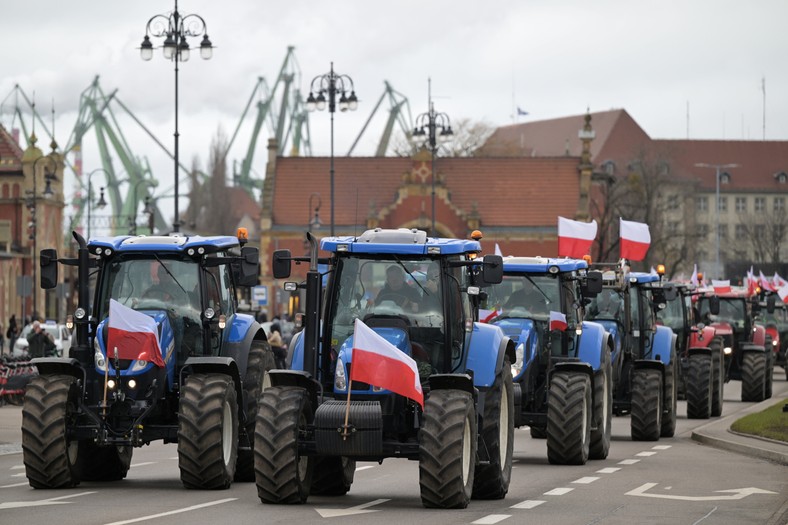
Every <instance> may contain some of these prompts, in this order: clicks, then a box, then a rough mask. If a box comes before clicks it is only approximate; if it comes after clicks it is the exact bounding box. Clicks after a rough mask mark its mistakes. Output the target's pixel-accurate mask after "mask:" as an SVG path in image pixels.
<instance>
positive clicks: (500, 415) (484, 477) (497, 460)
mask: <svg viewBox="0 0 788 525" xmlns="http://www.w3.org/2000/svg"><path fill="white" fill-rule="evenodd" d="M513 390H514V388H513V386H512V367H511V365H510V364H509V359H508V358H504V360H503V365H502V366H501V370H500V371H499V372H498V374H497V375H496V376H495V382H494V383H493V385H492V388H490V390H489V391H488V392H487V394H486V395H485V397H484V428H483V429H482V432H481V434H482V439H483V441H484V444H485V446H486V447H487V453H488V454H489V456H490V458H489V459H490V462H489V464H487V465H480V466H478V467H477V468H476V473H475V475H474V480H473V496H472V497H473V498H474V499H501V498H503V497H504V496H506V493H507V492H508V491H509V481H510V480H511V477H512V454H513V453H514V394H513Z"/></svg>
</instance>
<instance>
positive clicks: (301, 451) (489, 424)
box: [255, 228, 514, 508]
mask: <svg viewBox="0 0 788 525" xmlns="http://www.w3.org/2000/svg"><path fill="white" fill-rule="evenodd" d="M307 238H308V240H309V243H310V245H311V250H310V252H311V254H310V256H309V257H291V255H290V252H289V250H278V251H276V252H274V255H273V273H274V276H275V277H276V278H278V279H286V278H288V277H289V275H290V268H291V263H292V262H293V261H295V262H296V263H301V262H306V263H308V264H309V265H310V270H309V272H308V273H307V277H306V281H305V282H304V283H303V284H298V283H295V282H290V283H285V289H286V290H294V291H295V290H297V289H298V288H305V293H306V300H305V305H306V308H305V314H304V315H305V317H304V330H302V331H301V332H299V333H298V334H297V335H296V336H295V337H294V338H293V340H292V341H291V343H290V347H289V355H288V364H289V366H290V369H289V370H274V371H272V372H271V373H270V381H271V387H270V388H268V389H267V390H266V391H265V392H264V393H263V396H262V398H261V400H260V408H259V411H258V413H257V428H256V432H255V474H256V482H257V493H258V496H259V497H260V500H261V501H262V502H263V503H303V502H305V501H306V500H307V498H308V497H309V495H310V494H322V495H341V494H345V493H347V491H348V490H349V489H350V486H351V483H352V481H353V472H354V470H355V462H356V461H357V460H364V461H383V459H384V458H405V459H410V460H414V461H418V462H419V484H420V488H421V500H422V503H423V505H424V506H425V507H436V508H465V507H466V506H467V505H468V503H469V500H470V499H471V498H472V497H473V498H479V499H499V498H503V497H504V496H505V495H506V493H507V491H508V487H509V480H510V477H511V469H512V451H513V432H514V409H513V401H514V399H513V395H512V376H511V366H510V362H512V361H513V360H514V343H513V342H512V341H511V340H510V339H509V338H508V337H506V336H505V335H504V334H503V332H502V331H501V330H500V329H499V328H497V327H495V326H492V325H488V324H482V323H478V322H476V321H477V319H475V317H474V316H475V313H476V312H477V309H476V307H475V305H474V301H475V300H476V298H477V297H478V294H479V291H480V286H481V285H483V284H489V283H492V282H500V280H501V278H502V270H503V268H502V264H501V258H500V257H498V258H497V259H496V258H495V257H492V258H488V259H486V260H485V261H484V262H483V263H482V262H480V261H479V260H478V259H476V255H477V253H478V252H479V251H480V250H481V245H480V243H479V242H478V240H461V239H446V238H432V237H427V235H426V233H425V232H424V231H421V230H415V229H413V230H408V229H396V230H394V229H380V228H377V229H374V230H368V231H366V232H364V233H363V234H362V235H360V236H358V237H328V238H324V239H322V241H321V248H322V249H323V250H324V251H326V252H328V253H330V257H328V258H320V259H318V257H317V243H316V240H315V239H314V238H313V237H312V236H311V234H308V235H307ZM318 265H320V267H323V266H322V265H325V266H324V268H325V273H324V274H322V275H321V273H320V271H319V270H318V268H319V266H318ZM324 275H325V276H326V277H327V279H326V280H325V281H324V279H323V276H324ZM324 283H325V284H324ZM356 319H359V320H360V321H362V322H363V323H364V325H366V327H368V328H369V329H371V330H372V331H374V333H375V334H377V335H378V336H380V337H382V338H383V339H385V341H388V343H390V345H392V346H391V348H394V349H395V350H394V351H395V352H401V353H402V354H404V355H406V356H408V357H409V358H410V359H412V360H413V363H412V367H413V369H416V370H417V371H418V378H417V379H415V375H414V381H418V382H419V383H420V384H421V388H422V390H423V393H424V405H423V408H422V407H421V406H420V404H419V403H418V402H416V401H414V400H413V399H409V398H408V397H405V396H403V395H400V394H396V393H394V392H392V391H390V390H387V389H386V388H384V387H381V386H379V385H376V383H375V381H370V382H360V381H352V380H351V378H352V370H353V365H354V351H353V349H354V341H355V340H356V338H357V333H356V330H355V321H356ZM365 330H366V329H365ZM358 337H360V336H358ZM396 355H399V354H396ZM376 378H377V376H376ZM392 388H393V387H392Z"/></svg>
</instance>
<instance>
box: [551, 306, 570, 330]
mask: <svg viewBox="0 0 788 525" xmlns="http://www.w3.org/2000/svg"><path fill="white" fill-rule="evenodd" d="M566 328H567V324H566V316H565V315H564V314H562V313H561V312H554V311H552V310H551V311H550V330H560V331H562V332H563V331H564V330H566Z"/></svg>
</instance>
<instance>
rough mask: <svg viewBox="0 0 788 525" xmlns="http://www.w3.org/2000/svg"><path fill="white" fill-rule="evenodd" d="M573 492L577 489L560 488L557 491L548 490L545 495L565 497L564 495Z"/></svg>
mask: <svg viewBox="0 0 788 525" xmlns="http://www.w3.org/2000/svg"><path fill="white" fill-rule="evenodd" d="M573 490H575V489H573V488H569V487H558V488H557V489H553V490H548V491H547V492H545V493H544V495H545V496H563V495H564V494H568V493H569V492H572V491H573Z"/></svg>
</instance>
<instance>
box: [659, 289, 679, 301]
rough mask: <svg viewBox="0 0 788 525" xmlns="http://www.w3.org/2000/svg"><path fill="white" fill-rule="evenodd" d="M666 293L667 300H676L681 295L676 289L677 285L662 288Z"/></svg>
mask: <svg viewBox="0 0 788 525" xmlns="http://www.w3.org/2000/svg"><path fill="white" fill-rule="evenodd" d="M662 289H663V290H664V293H665V301H668V302H670V301H675V300H676V298H677V297H678V296H679V291H678V290H677V289H676V287H675V286H671V285H668V286H665V287H663V288H662Z"/></svg>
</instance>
